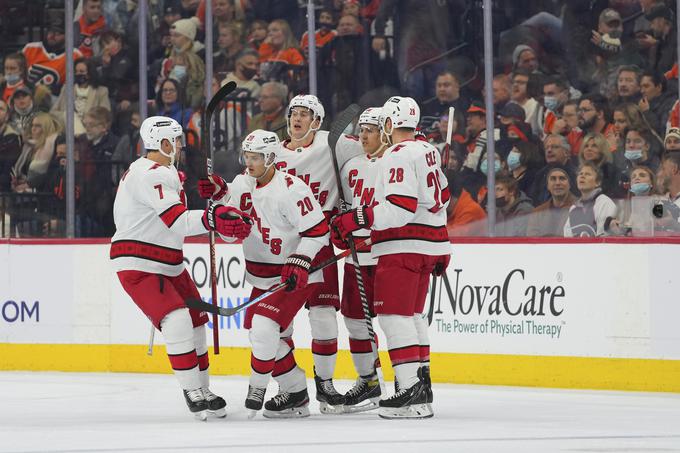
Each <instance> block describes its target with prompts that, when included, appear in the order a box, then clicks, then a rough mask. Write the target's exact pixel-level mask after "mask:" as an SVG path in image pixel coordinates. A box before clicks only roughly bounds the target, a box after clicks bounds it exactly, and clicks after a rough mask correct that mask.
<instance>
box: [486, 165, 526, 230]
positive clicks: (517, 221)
mask: <svg viewBox="0 0 680 453" xmlns="http://www.w3.org/2000/svg"><path fill="white" fill-rule="evenodd" d="M495 196H496V235H497V236H510V237H523V236H526V235H527V224H528V222H529V214H530V213H531V211H533V210H534V206H533V205H532V204H531V199H530V198H529V197H527V196H526V194H525V193H524V192H522V191H520V190H519V189H518V187H517V181H515V180H514V179H513V178H512V177H510V176H499V177H498V179H497V180H496V194H495Z"/></svg>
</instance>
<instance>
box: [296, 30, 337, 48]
mask: <svg viewBox="0 0 680 453" xmlns="http://www.w3.org/2000/svg"><path fill="white" fill-rule="evenodd" d="M337 35H338V32H337V31H335V30H331V31H329V32H328V33H324V34H322V33H321V30H317V31H316V33H314V44H315V45H316V47H323V46H325V45H326V44H328V43H329V42H331V41H333V38H335V37H336V36H337ZM308 40H309V37H308V35H307V32H304V34H303V35H302V41H301V42H300V47H302V48H303V49H306V48H307V46H308V45H309V42H308Z"/></svg>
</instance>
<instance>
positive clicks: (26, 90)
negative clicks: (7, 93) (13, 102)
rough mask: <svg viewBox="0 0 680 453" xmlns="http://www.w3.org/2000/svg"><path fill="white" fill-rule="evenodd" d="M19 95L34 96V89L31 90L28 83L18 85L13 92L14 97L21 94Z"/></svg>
mask: <svg viewBox="0 0 680 453" xmlns="http://www.w3.org/2000/svg"><path fill="white" fill-rule="evenodd" d="M19 95H21V96H33V90H31V88H30V87H28V86H26V85H21V86H20V87H17V88H16V89H15V90H14V93H12V97H16V96H19Z"/></svg>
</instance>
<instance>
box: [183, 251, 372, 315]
mask: <svg viewBox="0 0 680 453" xmlns="http://www.w3.org/2000/svg"><path fill="white" fill-rule="evenodd" d="M355 245H356V247H357V248H361V247H368V246H369V245H371V238H368V239H364V240H363V241H361V242H359V243H357V244H355ZM350 253H351V251H350V250H349V249H347V250H343V251H342V252H340V253H338V254H337V255H335V256H333V257H331V258H328V259H327V260H326V261H324V262H321V263H319V264H317V265H316V266H314V267H312V268H311V269H310V270H309V273H310V274H313V273H314V272H318V271H320V270H322V269H324V268H326V267H328V266H330V265H331V264H333V263H337V262H338V261H340V260H341V259H343V258H346V257H348V256H349V255H350ZM287 285H288V282H281V283H279V284H277V285H276V286H274V287H272V288H271V289H270V290H269V291H267V292H266V293H264V294H261V295H260V296H258V297H256V298H255V299H251V300H249V301H248V302H244V303H242V304H241V305H238V306H236V307H231V308H230V307H227V308H225V307H220V306H217V305H213V304H209V303H208V302H203V301H202V300H200V299H187V300H185V301H184V304H185V305H186V306H187V307H189V308H193V309H194V310H199V311H204V312H206V313H210V314H213V315H220V316H234V315H235V314H236V313H238V312H239V311H241V310H243V309H244V308H247V307H249V306H251V305H253V304H256V303H258V302H260V301H261V300H263V299H266V298H267V297H269V296H271V295H272V294H274V293H276V292H278V291H281V290H282V289H284V288H285V287H286V286H287Z"/></svg>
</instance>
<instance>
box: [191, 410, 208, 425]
mask: <svg viewBox="0 0 680 453" xmlns="http://www.w3.org/2000/svg"><path fill="white" fill-rule="evenodd" d="M194 418H196V420H200V421H202V422H205V421H207V420H208V411H207V410H205V411H199V412H194Z"/></svg>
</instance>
